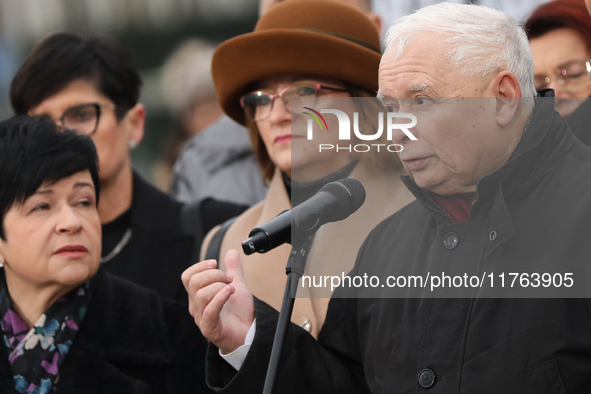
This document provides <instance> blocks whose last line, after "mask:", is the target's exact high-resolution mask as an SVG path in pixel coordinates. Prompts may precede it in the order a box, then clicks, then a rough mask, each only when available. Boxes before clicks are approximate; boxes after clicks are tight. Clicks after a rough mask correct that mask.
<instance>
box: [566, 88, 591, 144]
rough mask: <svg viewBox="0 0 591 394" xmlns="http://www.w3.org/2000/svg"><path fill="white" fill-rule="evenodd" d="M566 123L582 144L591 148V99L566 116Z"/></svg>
mask: <svg viewBox="0 0 591 394" xmlns="http://www.w3.org/2000/svg"><path fill="white" fill-rule="evenodd" d="M564 121H565V122H566V124H567V125H568V127H570V129H571V130H572V132H573V134H574V135H575V136H576V137H577V138H578V139H580V140H581V142H583V143H585V144H586V145H588V146H591V97H589V98H587V100H585V101H584V102H583V104H581V105H580V106H579V107H578V108H577V109H576V110H575V111H574V112H573V113H572V114H570V115H567V116H565V117H564Z"/></svg>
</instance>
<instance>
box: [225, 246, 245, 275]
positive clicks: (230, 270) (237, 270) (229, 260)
mask: <svg viewBox="0 0 591 394" xmlns="http://www.w3.org/2000/svg"><path fill="white" fill-rule="evenodd" d="M224 264H225V265H226V273H227V274H229V275H232V276H233V277H234V280H238V281H240V282H242V283H244V273H243V272H242V263H241V262H240V255H239V254H238V251H237V250H236V249H230V250H229V251H228V253H226V257H225V259H224Z"/></svg>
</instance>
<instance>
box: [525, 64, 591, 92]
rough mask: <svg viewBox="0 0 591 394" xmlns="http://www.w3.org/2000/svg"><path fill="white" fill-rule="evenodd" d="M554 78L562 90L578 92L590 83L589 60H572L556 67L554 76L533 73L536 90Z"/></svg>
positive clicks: (590, 68) (590, 66)
mask: <svg viewBox="0 0 591 394" xmlns="http://www.w3.org/2000/svg"><path fill="white" fill-rule="evenodd" d="M552 79H555V80H556V81H557V82H558V84H559V85H560V86H562V88H563V89H564V90H566V91H567V92H569V93H578V92H580V91H582V90H585V88H587V87H588V86H589V85H591V60H574V61H572V62H568V63H565V64H563V65H561V66H560V67H558V69H557V70H556V73H555V74H554V76H546V75H534V85H535V87H536V90H540V89H545V88H547V87H548V85H549V84H550V82H551V81H552Z"/></svg>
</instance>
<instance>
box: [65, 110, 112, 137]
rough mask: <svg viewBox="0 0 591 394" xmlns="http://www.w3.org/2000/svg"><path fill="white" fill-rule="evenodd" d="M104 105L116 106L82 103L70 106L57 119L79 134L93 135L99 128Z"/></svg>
mask: <svg viewBox="0 0 591 394" xmlns="http://www.w3.org/2000/svg"><path fill="white" fill-rule="evenodd" d="M102 107H107V108H111V109H113V110H114V109H115V108H116V106H115V104H98V103H90V104H81V105H76V106H74V107H71V108H69V109H68V110H66V112H64V114H63V115H62V116H61V117H60V118H58V119H56V120H59V121H60V122H61V125H62V127H64V128H66V129H70V130H73V131H75V132H77V133H78V134H84V135H93V134H94V133H95V132H96V130H97V128H98V124H99V120H100V118H101V108H102Z"/></svg>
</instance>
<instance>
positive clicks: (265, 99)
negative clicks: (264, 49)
mask: <svg viewBox="0 0 591 394" xmlns="http://www.w3.org/2000/svg"><path fill="white" fill-rule="evenodd" d="M320 90H332V91H336V92H347V91H348V90H347V89H341V88H332V87H329V86H324V85H321V84H319V83H308V84H303V85H296V86H288V87H286V88H285V89H283V90H282V91H281V92H279V93H278V94H271V93H267V92H263V91H262V90H257V91H254V92H250V93H247V94H245V95H244V96H242V97H241V98H240V105H241V106H242V108H244V112H246V114H247V115H248V116H249V117H250V118H251V119H252V120H254V121H257V122H258V121H261V120H265V119H267V118H268V117H269V116H270V115H271V111H272V110H273V103H274V102H275V99H276V98H281V101H283V104H284V105H285V108H287V110H288V111H291V99H292V98H294V97H318V95H319V92H320ZM310 105H312V106H313V104H310Z"/></svg>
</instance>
